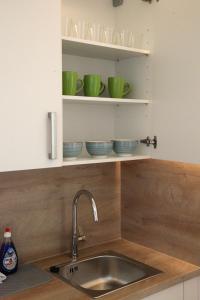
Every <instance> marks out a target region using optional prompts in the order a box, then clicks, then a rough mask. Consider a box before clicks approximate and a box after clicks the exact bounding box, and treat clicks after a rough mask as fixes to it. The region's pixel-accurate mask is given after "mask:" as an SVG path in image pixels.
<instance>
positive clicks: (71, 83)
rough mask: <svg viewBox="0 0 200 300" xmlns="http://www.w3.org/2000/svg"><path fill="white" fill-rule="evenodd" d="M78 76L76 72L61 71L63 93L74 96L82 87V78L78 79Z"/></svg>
mask: <svg viewBox="0 0 200 300" xmlns="http://www.w3.org/2000/svg"><path fill="white" fill-rule="evenodd" d="M78 77H79V76H78V73H77V72H72V71H63V72H62V83H63V85H62V86H63V95H71V96H75V95H76V94H78V93H79V92H80V91H81V90H82V89H83V80H81V79H79V78H78ZM78 86H79V87H78Z"/></svg>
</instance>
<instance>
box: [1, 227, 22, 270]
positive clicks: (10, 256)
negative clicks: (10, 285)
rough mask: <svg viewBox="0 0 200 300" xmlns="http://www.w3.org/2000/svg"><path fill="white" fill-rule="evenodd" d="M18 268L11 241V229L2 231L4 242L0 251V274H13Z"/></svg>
mask: <svg viewBox="0 0 200 300" xmlns="http://www.w3.org/2000/svg"><path fill="white" fill-rule="evenodd" d="M17 268H18V256H17V251H16V249H15V245H14V243H13V241H12V239H11V229H10V228H9V227H7V228H5V230H4V241H3V244H2V246H1V250H0V272H2V273H3V274H5V275H9V274H12V273H15V272H16V271H17Z"/></svg>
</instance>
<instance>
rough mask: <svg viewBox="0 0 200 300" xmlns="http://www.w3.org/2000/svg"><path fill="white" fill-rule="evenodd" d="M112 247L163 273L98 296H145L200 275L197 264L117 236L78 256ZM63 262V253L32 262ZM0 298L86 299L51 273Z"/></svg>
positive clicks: (117, 299)
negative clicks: (41, 281) (44, 280)
mask: <svg viewBox="0 0 200 300" xmlns="http://www.w3.org/2000/svg"><path fill="white" fill-rule="evenodd" d="M107 250H112V251H115V252H118V253H120V254H123V255H126V256H128V257H130V258H133V259H135V260H138V261H141V262H143V263H145V264H148V265H150V266H152V267H155V268H158V269H160V270H162V271H163V273H161V274H159V275H157V276H155V277H152V278H149V279H145V280H143V281H142V282H138V283H134V284H132V285H130V286H128V287H125V288H123V289H120V290H118V291H117V292H113V293H111V294H109V295H107V296H104V297H101V299H102V300H104V299H105V300H130V299H131V300H138V299H142V298H143V297H145V296H148V295H151V294H154V293H156V292H159V291H161V290H162V289H165V288H168V287H170V286H172V285H174V284H176V283H179V282H182V281H184V280H187V279H190V278H192V277H195V276H198V275H200V267H198V266H195V265H192V264H190V263H187V262H185V261H181V260H179V259H176V258H174V257H171V256H168V255H166V254H163V253H160V252H157V251H155V250H153V249H150V248H146V247H143V246H141V245H138V244H135V243H132V242H129V241H126V240H118V241H113V242H110V243H107V244H104V245H100V246H95V247H92V248H88V249H84V250H81V251H80V252H79V256H80V258H83V257H87V256H91V255H95V254H98V253H101V252H103V251H107ZM63 262H70V257H69V256H67V255H62V256H57V257H53V258H49V259H45V260H42V261H40V262H37V263H36V265H37V266H38V267H40V268H42V269H47V268H48V267H50V266H52V265H56V264H60V263H63ZM0 299H2V300H36V299H37V300H55V299H56V300H77V299H78V300H88V299H91V298H90V297H89V296H87V295H86V294H84V293H82V292H80V291H79V290H77V289H75V288H73V287H72V286H71V285H69V284H67V283H65V282H63V281H61V280H59V279H58V278H56V277H55V279H53V280H52V281H50V282H49V283H47V284H43V285H41V286H39V287H36V288H32V289H29V290H26V291H24V292H21V293H18V294H15V295H13V296H9V297H0Z"/></svg>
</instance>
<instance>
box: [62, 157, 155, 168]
mask: <svg viewBox="0 0 200 300" xmlns="http://www.w3.org/2000/svg"><path fill="white" fill-rule="evenodd" d="M150 158H151V157H150V156H147V155H135V156H134V155H133V156H127V157H119V156H109V157H106V158H92V157H86V158H78V159H77V160H64V161H63V166H75V165H88V164H100V163H109V162H118V161H131V160H141V159H150Z"/></svg>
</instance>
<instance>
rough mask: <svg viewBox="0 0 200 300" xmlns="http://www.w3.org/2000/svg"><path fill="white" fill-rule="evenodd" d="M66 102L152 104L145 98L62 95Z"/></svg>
mask: <svg viewBox="0 0 200 300" xmlns="http://www.w3.org/2000/svg"><path fill="white" fill-rule="evenodd" d="M62 99H63V100H64V101H65V102H71V103H75V102H76V103H99V104H101V103H105V104H106V103H107V104H150V103H151V100H144V99H125V98H123V99H121V98H106V97H86V96H65V95H63V96H62Z"/></svg>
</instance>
